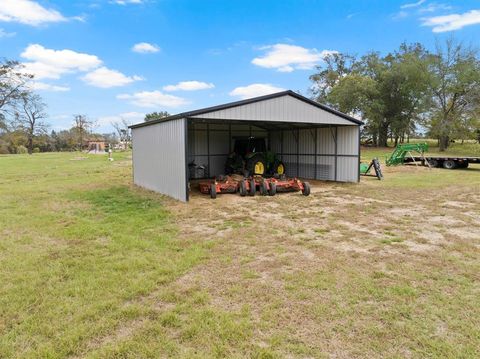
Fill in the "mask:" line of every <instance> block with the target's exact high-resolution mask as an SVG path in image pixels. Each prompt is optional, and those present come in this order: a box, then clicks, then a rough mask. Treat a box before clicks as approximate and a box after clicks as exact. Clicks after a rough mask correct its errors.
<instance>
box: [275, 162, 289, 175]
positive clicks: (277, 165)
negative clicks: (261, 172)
mask: <svg viewBox="0 0 480 359" xmlns="http://www.w3.org/2000/svg"><path fill="white" fill-rule="evenodd" d="M280 168H282V169H283V171H279V169H280ZM286 170H287V168H286V167H285V163H283V162H282V161H279V160H276V161H275V162H274V163H273V167H272V174H273V175H274V176H281V175H284V174H285V172H286Z"/></svg>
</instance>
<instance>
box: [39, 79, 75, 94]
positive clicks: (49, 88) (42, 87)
mask: <svg viewBox="0 0 480 359" xmlns="http://www.w3.org/2000/svg"><path fill="white" fill-rule="evenodd" d="M30 88H31V89H32V90H36V91H52V92H66V91H70V87H67V86H57V85H52V84H47V83H45V82H39V81H35V82H33V83H32V84H31V85H30Z"/></svg>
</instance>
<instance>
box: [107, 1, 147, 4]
mask: <svg viewBox="0 0 480 359" xmlns="http://www.w3.org/2000/svg"><path fill="white" fill-rule="evenodd" d="M112 2H113V3H114V4H118V5H128V4H143V0H113V1H112Z"/></svg>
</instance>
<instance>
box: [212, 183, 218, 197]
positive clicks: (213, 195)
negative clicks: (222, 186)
mask: <svg viewBox="0 0 480 359" xmlns="http://www.w3.org/2000/svg"><path fill="white" fill-rule="evenodd" d="M210 197H211V198H213V199H215V198H217V187H216V186H215V183H212V184H211V186H210Z"/></svg>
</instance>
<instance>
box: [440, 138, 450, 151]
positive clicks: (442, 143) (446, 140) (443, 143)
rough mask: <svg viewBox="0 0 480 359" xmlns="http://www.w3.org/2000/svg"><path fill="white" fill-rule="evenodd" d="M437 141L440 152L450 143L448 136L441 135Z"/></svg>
mask: <svg viewBox="0 0 480 359" xmlns="http://www.w3.org/2000/svg"><path fill="white" fill-rule="evenodd" d="M438 143H439V150H440V152H443V151H445V150H446V149H447V148H448V145H449V144H450V138H449V137H448V136H445V135H442V136H440V138H439V139H438Z"/></svg>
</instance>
